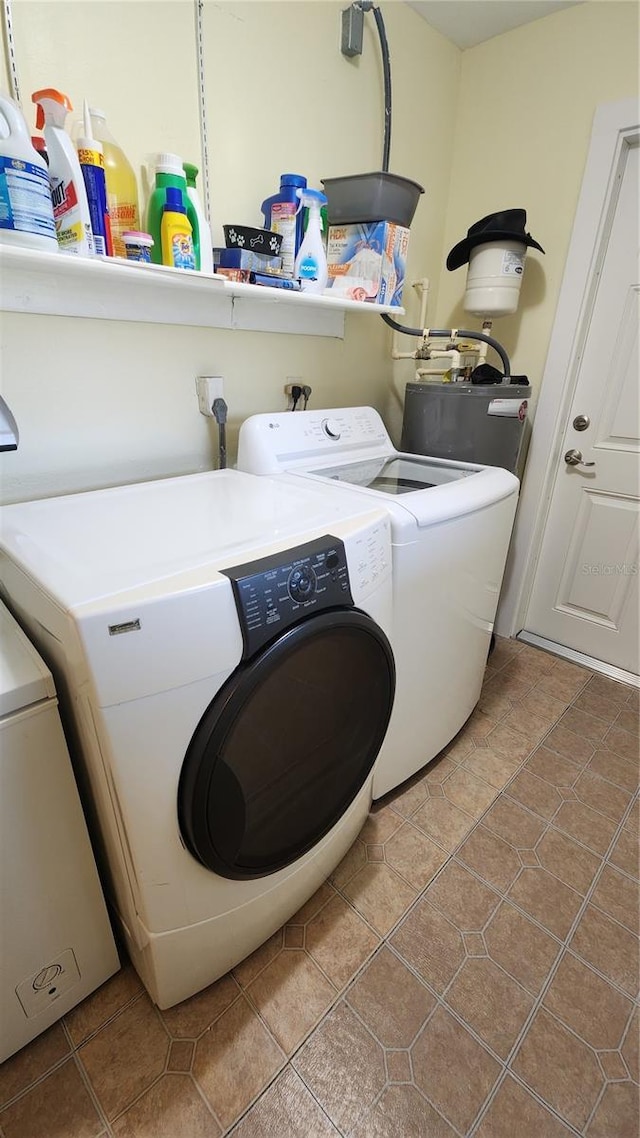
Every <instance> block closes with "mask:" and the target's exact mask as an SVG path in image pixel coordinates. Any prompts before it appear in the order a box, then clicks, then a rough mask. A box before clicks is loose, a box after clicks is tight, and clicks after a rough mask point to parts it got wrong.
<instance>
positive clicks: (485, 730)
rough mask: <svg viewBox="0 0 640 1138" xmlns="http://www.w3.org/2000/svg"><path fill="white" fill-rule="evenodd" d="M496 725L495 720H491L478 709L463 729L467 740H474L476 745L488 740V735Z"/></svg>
mask: <svg viewBox="0 0 640 1138" xmlns="http://www.w3.org/2000/svg"><path fill="white" fill-rule="evenodd" d="M495 725H496V721H495V719H491V718H490V717H489V716H488V715H485V714H484V713H483V712H482V711H479V710H478V708H476V709H475V711H474V712H473V713H472V714H471V715H470V716H469V718H468V719H467V722H466V723H465V725H464V727H463V729H462V730H463V733H464V736H465V738H466V739H472V740H473V742H474V743H477V742H479V741H482V740H483V739H486V737H487V735H488V734H489V732H490V731H492V730H493V728H494V727H495Z"/></svg>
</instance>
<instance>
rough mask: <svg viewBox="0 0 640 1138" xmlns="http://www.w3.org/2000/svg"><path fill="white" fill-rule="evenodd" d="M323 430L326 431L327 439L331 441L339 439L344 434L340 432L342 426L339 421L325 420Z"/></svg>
mask: <svg viewBox="0 0 640 1138" xmlns="http://www.w3.org/2000/svg"><path fill="white" fill-rule="evenodd" d="M322 430H323V431H324V433H325V435H326V436H327V438H330V439H339V438H340V435H341V433H342V432H341V430H340V424H339V423H338V421H337V419H323V420H322Z"/></svg>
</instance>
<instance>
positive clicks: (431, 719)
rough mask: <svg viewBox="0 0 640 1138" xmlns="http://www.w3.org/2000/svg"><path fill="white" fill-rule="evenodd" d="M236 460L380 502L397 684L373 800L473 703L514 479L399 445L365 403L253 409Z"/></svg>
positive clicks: (435, 746) (452, 729)
mask: <svg viewBox="0 0 640 1138" xmlns="http://www.w3.org/2000/svg"><path fill="white" fill-rule="evenodd" d="M238 467H239V468H240V469H241V470H246V471H251V472H253V473H254V474H268V475H270V476H274V475H277V474H278V473H280V475H281V477H282V478H283V479H285V480H286V482H287V484H289V485H293V484H295V485H298V486H300V485H305V486H309V485H318V484H320V485H324V486H327V485H330V484H331V483H334V484H335V485H337V486H340V487H342V489H343V490H344V492H345V493H348V494H349V495H351V494H352V493H353V492H354V490H355V491H357V492H358V493H360V494H361V495H363V497H364V498H365V499H366V500H367V501H369V502H370V503H371V504H372V505H373V504H374V503H377V504H378V505H379V506H384V507H385V509H386V510H387V513H388V515H389V518H390V521H391V532H392V546H393V651H394V655H395V660H396V669H397V688H396V699H395V703H394V708H393V714H392V717H391V723H390V725H389V730H388V732H387V735H386V738H385V741H384V744H383V747H382V749H381V752H380V756H379V759H378V762H377V763H376V772H375V777H374V783H373V796H374V798H380V797H381V796H382V795H384V794H386V793H387V792H388V791H390V790H392V789H393V788H394V787H396V786H399V785H400V783H402V782H404V781H405V779H407V778H409V777H410V775H412V774H415V772H416V771H418V770H420V768H421V767H423V766H424V765H425V764H426V763H428V762H429V761H430V760H431V759H433V758H434V756H435V755H437V754H438V752H439V751H441V750H442V749H443V747H445V746H446V745H447V744H448V743H449V742H450V741H451V740H452V739H453V737H454V735H456V733H457V732H458V731H459V730H460V728H461V727H462V725H463V724H464V722H465V721H466V720H467V719H468V717H469V715H470V714H471V712H472V711H473V708H474V707H475V705H476V703H477V702H478V699H479V696H480V689H481V686H482V679H483V675H484V669H485V665H486V662H487V654H488V651H489V645H490V639H491V633H492V630H493V621H494V618H495V614H496V608H497V604H498V596H499V593H500V585H501V582H502V575H503V572H504V566H505V561H506V556H507V550H508V546H509V539H510V536H511V529H512V526H513V519H514V515H515V510H516V504H517V500H518V489H519V483H518V479H517V478H515V477H514V475H513V474H510V473H508V471H506V470H502V469H499V468H497V467H487V466H485V467H483V466H477V465H473V464H471V463H465V462H451V461H448V460H446V459H432V458H426V457H420V456H418V455H415V454H402V453H400V452H399V451H397V450H395V449H394V447H393V444H392V442H391V439H390V438H389V435H388V434H387V431H386V429H385V426H384V423H383V422H382V419H381V418H380V416H379V414H378V413H377V411H375V410H374V409H373V408H372V407H347V408H339V409H333V410H329V411H301V412H296V413H295V414H291V413H290V412H289V413H286V412H285V413H284V414H274V415H270V414H263V415H253V416H251V418H249V419H247V420H246V421H245V422H244V423H243V424H242V426H241V428H240V438H239V443H238Z"/></svg>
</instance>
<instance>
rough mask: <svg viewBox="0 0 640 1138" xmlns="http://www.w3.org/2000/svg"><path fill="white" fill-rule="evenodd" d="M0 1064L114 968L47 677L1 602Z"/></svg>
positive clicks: (116, 962)
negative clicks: (0, 928) (0, 929)
mask: <svg viewBox="0 0 640 1138" xmlns="http://www.w3.org/2000/svg"><path fill="white" fill-rule="evenodd" d="M0 915H1V922H0V923H1V926H2V932H1V933H0V942H1V952H0V1062H4V1060H5V1059H7V1058H8V1057H9V1055H13V1053H14V1051H18V1050H19V1048H21V1047H24V1045H25V1044H26V1043H29V1041H30V1040H31V1039H34V1038H35V1036H36V1035H40V1033H41V1032H43V1031H44V1030H45V1029H46V1028H47V1027H50V1025H51V1024H52V1023H54V1022H55V1021H56V1020H57V1019H60V1016H62V1015H64V1013H65V1012H68V1011H69V1009H70V1008H73V1007H75V1005H76V1004H77V1003H79V1002H80V1000H83V999H84V997H85V996H88V995H89V993H90V992H93V990H94V988H97V987H98V985H99V984H103V983H104V981H105V980H108V979H109V977H110V976H112V975H113V973H114V972H117V971H118V969H119V967H120V961H119V959H118V953H117V952H116V946H115V942H114V939H113V933H112V931H111V925H110V923H109V918H108V916H107V909H106V906H105V903H104V897H103V895H102V888H101V886H100V881H99V879H98V873H97V870H96V865H95V861H94V858H93V851H92V849H91V844H90V842H89V835H88V833H87V827H86V823H85V820H84V815H83V813H82V807H81V805H80V798H79V795H78V789H77V786H76V783H75V779H74V777H73V771H72V769H71V762H70V760H69V754H68V751H67V747H66V744H65V739H64V735H63V732H62V725H61V723H60V716H59V714H58V702H57V699H56V692H55V688H54V684H53V678H52V676H51V673H50V671H49V669H48V668H47V667H46V666H45V664H44V663H43V661H42V660H41V659H40V657H39V656H38V653H37V652H36V650H35V648H34V647H33V645H32V644H31V643H30V642H29V640H28V639H27V637H26V636H25V635H24V633H23V631H22V629H21V628H19V627H18V625H17V624H16V621H15V620H14V619H13V617H12V616H11V613H9V612H8V611H7V609H6V608H5V607H4V605H2V604H0Z"/></svg>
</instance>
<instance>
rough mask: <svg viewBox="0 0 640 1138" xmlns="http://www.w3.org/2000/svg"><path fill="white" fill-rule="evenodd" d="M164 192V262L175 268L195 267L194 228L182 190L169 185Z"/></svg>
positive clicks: (161, 228)
mask: <svg viewBox="0 0 640 1138" xmlns="http://www.w3.org/2000/svg"><path fill="white" fill-rule="evenodd" d="M164 193H165V202H164V206H163V207H162V220H161V222H160V241H161V247H162V264H163V265H170V266H171V267H172V268H174V269H195V267H196V258H195V253H194V250H193V230H192V228H191V222H190V221H189V218H188V217H187V209H186V206H185V205H184V203H183V200H182V191H181V190H180V189H179V188H178V187H176V186H167V187H166V189H165V191H164Z"/></svg>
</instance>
